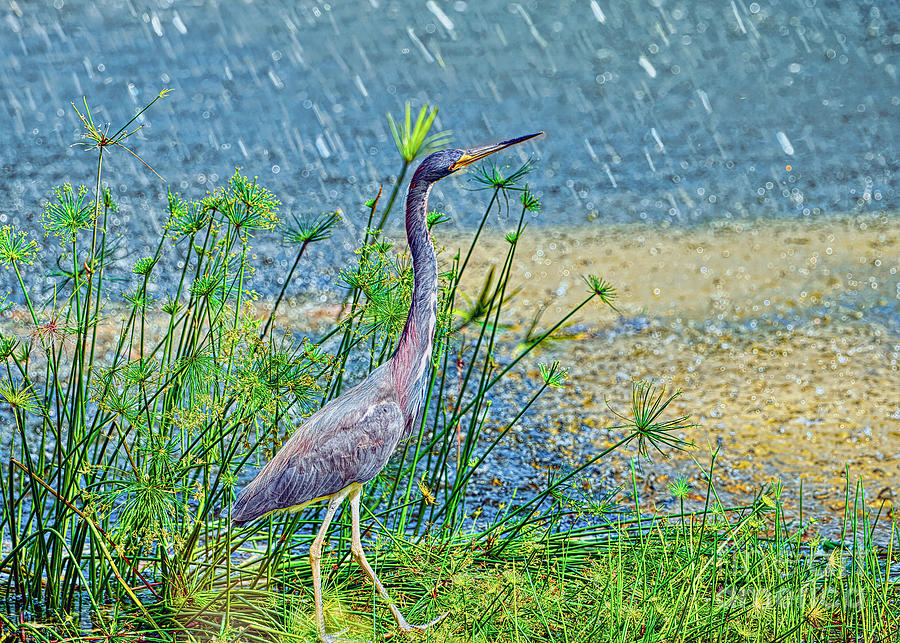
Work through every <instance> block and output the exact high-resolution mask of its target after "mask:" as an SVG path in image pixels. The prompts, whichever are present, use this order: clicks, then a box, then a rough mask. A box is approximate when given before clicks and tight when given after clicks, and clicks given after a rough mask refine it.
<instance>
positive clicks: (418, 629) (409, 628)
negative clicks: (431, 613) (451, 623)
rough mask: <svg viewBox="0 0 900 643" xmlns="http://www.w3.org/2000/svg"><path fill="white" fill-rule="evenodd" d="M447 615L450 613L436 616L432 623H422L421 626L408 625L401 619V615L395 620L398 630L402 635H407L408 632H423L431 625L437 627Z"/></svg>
mask: <svg viewBox="0 0 900 643" xmlns="http://www.w3.org/2000/svg"><path fill="white" fill-rule="evenodd" d="M449 614H450V612H444V613H443V614H441V615H440V616H438V617H437V618H436V619H434V620H433V621H429V622H428V623H423V624H422V625H412V624H410V623H409V622H408V621H407V620H406V619H405V618H403V615H402V614H401V615H398V616H399V618H398V619H397V625H398V626H400V629H401V630H402V631H403V632H404V633H409V632H424V631H425V630H427V629H428V628H429V627H431V626H432V625H437V624H438V623H440V622H441V621H443V620H444V619H445V618H447V616H448V615H449Z"/></svg>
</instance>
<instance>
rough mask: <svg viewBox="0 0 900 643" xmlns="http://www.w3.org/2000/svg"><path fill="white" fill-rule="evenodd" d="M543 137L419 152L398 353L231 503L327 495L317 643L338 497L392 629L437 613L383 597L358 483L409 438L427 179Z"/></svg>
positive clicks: (421, 331) (416, 413)
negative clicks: (415, 612)
mask: <svg viewBox="0 0 900 643" xmlns="http://www.w3.org/2000/svg"><path fill="white" fill-rule="evenodd" d="M541 133H542V132H538V133H537V134H529V135H528V136H520V137H519V138H514V139H512V140H509V141H503V142H502V143H497V144H496V145H488V146H485V147H476V148H473V149H469V150H442V151H440V152H435V153H434V154H431V155H429V156H427V157H425V159H424V160H423V161H422V163H421V164H420V165H419V167H418V168H417V169H416V172H415V174H414V175H413V177H412V180H411V181H410V184H409V192H408V194H407V197H406V237H407V240H408V241H409V249H410V253H411V254H412V260H413V293H412V303H411V305H410V309H409V316H408V317H407V320H406V326H405V327H404V328H403V333H402V334H401V335H400V341H399V343H398V345H397V350H396V352H395V353H394V355H393V356H392V357H391V358H390V359H389V360H388V361H386V362H385V363H384V364H382V365H381V366H379V367H378V368H376V369H375V370H374V371H372V373H370V374H369V376H368V377H367V378H366V379H365V380H363V381H362V382H361V383H360V384H358V385H357V386H355V387H353V388H351V389H349V390H347V391H346V392H345V393H343V394H342V395H340V396H339V397H337V398H335V399H333V400H331V401H330V402H328V403H327V404H326V405H325V406H323V407H322V408H321V409H319V410H318V411H317V412H316V413H314V414H313V415H312V416H310V417H309V419H307V420H306V422H304V423H303V424H302V425H301V426H300V427H299V428H298V429H297V430H296V431H295V432H294V434H293V435H292V436H291V437H290V439H289V440H288V441H287V442H286V443H285V445H284V446H283V447H282V448H281V449H280V450H279V451H278V453H277V454H276V455H275V457H274V458H272V460H271V461H270V462H269V463H268V464H266V466H265V467H263V469H262V470H261V471H260V472H259V473H258V474H257V475H256V477H255V478H254V479H253V480H252V481H251V482H250V484H248V485H247V486H246V487H244V489H243V490H242V491H241V493H240V495H239V496H238V499H237V500H236V501H235V503H234V507H233V508H232V512H231V517H232V520H233V521H234V522H235V523H236V524H238V525H242V524H244V523H247V522H249V521H251V520H255V519H256V518H259V517H260V516H264V515H266V514H268V513H271V512H274V511H281V510H289V511H297V510H299V509H302V508H303V507H305V506H306V505H309V504H311V503H314V502H318V501H321V500H326V499H327V500H328V509H327V510H326V511H325V518H324V519H323V520H322V526H321V527H320V528H319V532H318V534H317V535H316V537H315V539H314V540H313V542H312V545H311V546H310V548H309V560H310V563H311V565H312V576H313V593H314V595H315V600H316V627H317V629H318V632H319V638H320V639H321V640H323V641H331V640H333V638H332V637H330V636H329V635H328V634H326V632H325V616H324V613H323V610H322V576H321V571H320V560H321V556H322V543H323V542H324V540H325V535H326V533H327V532H328V526H329V525H330V524H331V520H332V518H334V514H335V513H336V512H337V510H338V507H340V505H341V503H342V502H343V501H344V499H345V498H349V499H350V510H351V512H352V539H351V545H350V550H351V553H352V554H353V557H354V558H355V559H356V562H357V563H359V565H360V567H362V568H363V570H364V571H365V573H366V574H367V575H368V577H369V578H370V579H371V580H372V583H373V584H374V585H375V588H376V589H377V590H378V593H379V594H380V595H381V597H382V598H383V599H384V600H385V601H386V602H387V604H388V606H389V607H390V610H391V613H392V614H393V615H394V618H396V619H397V624H398V625H399V626H400V629H401V630H403V631H404V632H408V631H410V630H414V629H419V630H424V629H425V628H427V627H428V626H429V625H432V624H434V623H436V622H437V621H439V620H441V618H443V616H442V617H440V618H438V619H437V620H435V621H432V622H431V623H427V624H425V625H421V626H414V625H410V624H409V623H408V622H407V620H406V619H405V618H404V617H403V615H402V614H401V613H400V611H399V610H398V609H397V607H396V605H394V603H393V601H391V599H390V597H389V596H388V593H387V591H386V590H385V588H384V586H383V585H382V584H381V581H380V580H378V576H376V574H375V571H374V570H373V569H372V567H371V565H369V562H368V561H367V560H366V555H365V552H364V551H363V546H362V540H361V538H360V527H359V500H360V494H361V492H362V487H363V484H365V483H366V482H368V481H369V480H371V479H372V478H374V477H375V476H376V475H377V474H378V472H379V471H381V470H382V469H383V468H384V465H385V464H386V463H387V461H388V458H389V457H390V456H391V454H392V453H393V452H394V450H395V449H396V448H397V444H398V443H399V442H400V441H401V440H405V439H407V438H408V437H409V436H410V434H411V433H412V431H413V429H414V428H415V426H416V425H417V423H418V421H419V420H420V419H421V413H422V408H423V403H424V398H425V390H426V385H427V381H428V378H427V373H428V366H429V364H430V362H431V350H432V343H433V340H434V327H435V322H436V320H437V287H438V274H437V259H436V257H435V253H434V246H433V245H432V242H431V235H430V234H429V231H428V225H427V223H426V212H427V207H428V193H429V192H430V191H431V187H432V185H434V183H436V182H437V181H440V180H441V179H443V178H444V177H446V176H450V175H451V174H453V173H454V172H456V171H457V170H459V169H461V168H464V167H465V166H467V165H469V164H470V163H474V162H475V161H477V160H479V159H482V158H484V157H485V156H488V155H489V154H493V153H494V152H499V151H500V150H502V149H505V148H507V147H510V146H511V145H515V144H517V143H521V142H522V141H527V140H528V139H530V138H534V137H535V136H538V135H539V134H541ZM444 616H446V615H444Z"/></svg>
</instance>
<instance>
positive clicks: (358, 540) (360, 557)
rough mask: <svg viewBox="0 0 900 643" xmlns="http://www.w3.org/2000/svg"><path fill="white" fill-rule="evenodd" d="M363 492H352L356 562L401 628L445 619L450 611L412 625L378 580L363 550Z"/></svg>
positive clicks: (352, 544) (419, 627)
mask: <svg viewBox="0 0 900 643" xmlns="http://www.w3.org/2000/svg"><path fill="white" fill-rule="evenodd" d="M361 493H362V486H359V487H356V488H354V489H353V490H352V491H351V492H350V512H351V514H352V521H351V522H352V527H351V529H352V532H353V537H352V540H351V541H350V551H351V552H352V554H353V558H354V559H356V562H357V563H359V566H360V567H362V568H363V571H365V572H366V575H367V576H368V577H369V578H370V579H371V580H372V584H373V585H375V589H377V590H378V594H379V595H380V596H381V598H383V599H384V601H385V602H386V603H387V604H388V607H389V608H390V609H391V614H393V615H394V618H395V619H397V625H399V626H400V629H401V630H403V631H404V632H409V631H410V630H423V631H424V630H425V629H427V628H428V627H431V626H432V625H434V624H435V623H438V622H440V621H442V620H444V618H445V617H446V616H447V614H449V613H450V612H445V613H444V614H441V615H440V616H439V617H437V618H436V619H434V620H433V621H431V622H429V623H425V624H424V625H410V624H409V622H407V620H406V619H405V618H404V617H403V614H401V613H400V610H398V609H397V606H396V605H394V601H392V600H391V597H390V596H389V595H388V593H387V590H386V589H385V588H384V585H382V584H381V581H380V580H378V576H376V575H375V570H374V569H372V566H371V565H369V561H368V560H366V554H365V552H364V551H363V546H362V536H361V534H360V528H359V499H360V494H361Z"/></svg>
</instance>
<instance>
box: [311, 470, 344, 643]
mask: <svg viewBox="0 0 900 643" xmlns="http://www.w3.org/2000/svg"><path fill="white" fill-rule="evenodd" d="M348 493H350V487H347V488H345V489H341V490H340V491H338V492H337V493H336V494H334V495H333V496H331V499H330V500H329V501H328V509H327V510H326V511H325V518H323V519H322V526H321V527H319V533H318V534H316V537H315V539H314V540H313V541H312V545H310V546H309V564H310V566H311V567H312V577H313V595H314V596H315V599H316V629H317V630H318V632H319V638H320V639H321V640H322V641H326V642H327V641H330V640H331V639H330V637H329V636H328V634H326V633H325V610H324V608H323V607H322V572H321V560H322V543H324V542H325V536H326V534H328V527H329V526H330V525H331V521H332V519H333V518H334V514H335V513H336V512H337V510H338V507H340V506H341V503H342V502H344V498H346V497H347V494H348Z"/></svg>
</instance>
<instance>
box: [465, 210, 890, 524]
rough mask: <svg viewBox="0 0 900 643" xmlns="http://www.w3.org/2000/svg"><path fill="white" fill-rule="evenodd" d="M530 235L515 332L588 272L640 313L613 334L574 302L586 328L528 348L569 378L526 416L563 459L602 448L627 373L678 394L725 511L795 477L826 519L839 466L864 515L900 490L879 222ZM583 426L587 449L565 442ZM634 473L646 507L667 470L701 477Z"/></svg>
mask: <svg viewBox="0 0 900 643" xmlns="http://www.w3.org/2000/svg"><path fill="white" fill-rule="evenodd" d="M530 232H531V233H532V234H531V236H530V237H529V236H526V237H524V238H523V240H522V242H521V245H520V248H519V254H518V259H517V260H516V267H515V270H514V274H515V275H517V276H518V275H521V277H518V278H517V280H516V281H514V282H513V284H511V285H514V286H520V287H521V288H522V292H521V293H520V294H519V296H518V298H517V300H516V301H515V310H514V315H513V317H515V316H517V317H518V319H515V320H510V321H518V322H519V330H520V332H521V329H522V326H526V325H527V323H528V321H529V320H530V319H531V318H532V316H533V315H534V314H535V312H536V310H537V308H538V307H539V306H544V307H547V310H546V311H545V313H544V316H543V318H542V324H543V325H547V324H550V323H552V321H553V320H555V319H556V318H558V316H559V315H560V314H562V312H563V311H565V310H568V309H569V308H570V307H572V306H573V305H575V304H576V303H578V302H579V301H581V299H583V297H584V293H585V287H584V284H583V283H582V282H581V280H580V275H581V274H584V273H587V272H595V273H597V274H599V275H600V276H602V277H604V278H605V279H607V280H609V281H610V282H612V283H613V285H614V286H616V287H617V289H618V293H619V298H618V300H617V306H618V307H619V309H620V310H621V311H622V314H623V315H624V316H625V317H636V318H643V319H644V320H645V321H644V322H643V323H639V324H631V325H627V326H626V327H625V330H623V328H622V324H621V322H619V323H618V324H617V321H616V314H615V313H614V312H612V311H609V310H608V309H605V308H603V307H601V306H589V307H586V308H585V309H583V311H582V313H580V316H579V318H578V319H579V321H581V322H582V323H583V324H584V325H585V326H586V327H587V328H589V329H591V330H590V331H588V332H587V333H584V334H583V335H582V336H581V337H579V338H577V339H573V340H570V341H565V342H557V343H555V346H554V348H553V349H552V350H551V351H550V352H549V353H546V354H544V355H541V356H540V357H541V358H543V359H550V358H552V359H559V360H560V361H561V362H562V363H564V364H565V365H567V366H569V367H570V369H571V370H570V372H571V376H572V377H571V382H572V386H570V387H569V388H568V389H567V391H566V392H563V393H560V394H556V396H551V397H550V398H549V399H548V401H547V403H546V404H542V405H540V408H539V411H538V412H539V413H541V414H543V421H544V422H545V424H547V425H550V426H552V427H553V431H552V432H554V433H555V434H556V436H557V439H556V440H555V441H556V442H557V443H558V444H566V443H571V444H572V445H573V447H572V448H571V449H565V448H564V449H561V450H560V459H561V460H567V459H568V460H572V459H574V461H577V460H578V459H580V458H584V457H586V456H588V455H589V454H590V451H591V449H592V448H594V449H596V448H599V447H601V446H605V445H607V444H608V443H609V439H608V436H607V434H606V431H604V430H603V428H602V427H604V426H608V425H610V424H612V420H613V418H612V416H611V414H610V413H609V411H608V410H607V408H606V405H605V402H604V398H605V397H606V398H609V400H610V402H611V403H612V404H613V406H614V407H617V408H621V407H624V406H626V405H627V402H628V399H629V394H630V393H629V391H630V382H629V378H630V377H635V378H648V379H650V378H652V379H654V380H656V381H658V382H664V383H666V384H668V385H669V387H670V389H672V390H674V389H680V390H682V391H683V395H682V397H681V398H680V401H679V403H678V409H679V411H680V412H684V413H690V414H691V415H692V416H693V419H694V420H695V421H696V422H697V423H698V425H699V426H698V427H697V428H696V429H695V430H694V431H692V432H691V433H690V435H689V436H688V437H690V438H692V439H693V440H694V442H695V443H696V444H697V446H698V448H697V450H696V451H694V453H693V455H694V456H695V457H697V458H698V460H699V461H700V462H702V463H704V465H706V464H708V460H709V453H710V452H711V451H712V450H715V449H716V448H718V449H719V459H718V475H717V476H716V479H717V481H718V482H719V484H720V485H722V490H723V491H724V492H725V493H726V496H727V497H728V498H729V499H731V500H733V501H736V502H741V501H743V500H747V499H749V498H752V495H753V493H754V491H755V490H756V489H758V488H759V486H760V485H761V484H763V483H766V482H772V481H775V480H781V481H782V482H784V484H785V487H786V489H787V490H788V497H794V498H796V497H797V495H798V494H799V487H800V484H801V481H802V484H803V489H804V497H805V504H806V507H805V508H804V510H805V511H812V512H813V513H815V514H818V515H820V516H821V517H822V520H823V521H824V522H826V523H827V522H828V521H829V520H836V519H837V516H838V514H840V513H841V512H842V511H843V507H844V502H843V497H844V485H845V472H846V470H848V469H849V472H850V477H851V480H852V481H855V480H857V479H859V480H861V481H862V482H863V484H864V485H865V487H866V489H867V498H868V500H869V503H870V505H869V506H870V507H871V508H874V507H877V506H880V505H881V501H882V500H887V501H889V502H890V501H891V500H892V499H894V497H895V495H897V494H900V395H898V393H900V370H898V363H900V332H898V314H900V306H898V297H900V291H898V284H900V275H898V271H900V233H898V230H897V226H896V221H895V220H892V219H890V218H885V219H882V220H879V219H873V218H872V217H871V216H870V215H867V216H866V217H853V218H851V217H846V218H841V219H838V218H835V219H824V220H819V221H807V220H803V221H796V222H768V221H767V222H760V223H754V224H735V225H732V226H720V227H718V228H711V227H704V228H696V229H690V230H685V229H667V230H665V229H659V228H654V227H651V226H641V225H635V226H606V227H602V228H585V229H576V230H572V229H565V230H554V229H549V230H543V229H537V230H530ZM505 250H506V243H505V241H503V240H502V239H498V238H488V239H485V243H484V244H483V245H481V247H480V248H479V252H478V254H477V255H476V256H475V257H474V259H473V261H474V266H473V270H472V275H482V274H484V269H485V267H486V266H487V265H488V264H490V263H493V262H496V261H499V259H497V258H498V257H501V256H502V253H505ZM467 285H468V288H469V289H470V291H471V290H475V289H476V287H477V286H480V283H478V279H476V278H472V279H471V280H470V281H469V282H467ZM561 409H564V410H561ZM585 432H586V433H587V434H588V435H589V436H590V445H587V444H584V445H582V446H581V447H580V448H575V447H574V445H575V444H576V440H575V439H574V437H571V436H570V438H566V435H567V434H568V433H573V434H578V433H585ZM605 466H606V473H607V475H609V476H610V479H611V480H615V479H619V478H621V476H623V475H624V476H625V478H627V474H628V472H629V470H630V459H629V456H628V455H620V456H616V457H613V458H610V460H609V461H608V462H607V464H606V465H605ZM643 471H644V473H643V474H641V475H642V477H645V478H646V479H645V482H646V490H647V492H648V495H649V496H650V497H651V498H655V499H657V500H665V499H666V498H671V494H669V493H668V491H667V489H666V483H667V482H668V481H670V480H671V478H672V477H673V476H674V475H676V474H677V473H688V474H689V475H691V472H693V474H692V475H693V477H694V479H695V480H699V476H698V475H697V467H696V465H694V464H693V462H691V459H690V457H688V456H686V455H683V454H679V455H676V456H675V458H674V459H673V460H672V461H669V462H662V463H654V464H652V465H649V466H645V467H644V469H643ZM616 473H618V476H617V475H615V474H616ZM888 506H890V505H888Z"/></svg>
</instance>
